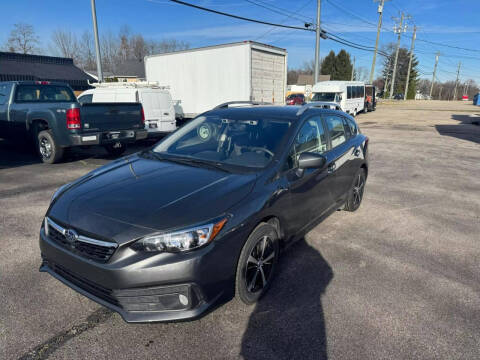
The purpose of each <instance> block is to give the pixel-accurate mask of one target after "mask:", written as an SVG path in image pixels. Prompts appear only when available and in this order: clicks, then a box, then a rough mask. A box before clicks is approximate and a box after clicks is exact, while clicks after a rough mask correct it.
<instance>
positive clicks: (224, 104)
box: [214, 101, 273, 109]
mask: <svg viewBox="0 0 480 360" xmlns="http://www.w3.org/2000/svg"><path fill="white" fill-rule="evenodd" d="M235 104H240V105H273V104H272V103H267V102H261V101H228V102H225V103H223V104H220V105H217V106H215V107H214V109H225V108H228V107H229V106H230V105H235Z"/></svg>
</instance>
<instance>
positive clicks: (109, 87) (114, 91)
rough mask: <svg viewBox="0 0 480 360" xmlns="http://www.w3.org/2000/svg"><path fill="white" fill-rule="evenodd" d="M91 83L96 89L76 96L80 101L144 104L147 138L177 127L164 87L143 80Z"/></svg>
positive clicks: (172, 108) (170, 100)
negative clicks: (135, 81)
mask: <svg viewBox="0 0 480 360" xmlns="http://www.w3.org/2000/svg"><path fill="white" fill-rule="evenodd" d="M91 85H92V86H94V87H95V89H90V90H86V91H84V92H83V93H81V94H80V95H79V96H78V101H79V102H80V103H81V104H83V103H91V102H94V103H99V102H104V103H105V102H113V103H118V102H139V103H141V104H142V106H143V112H144V114H145V128H146V129H147V131H148V135H149V137H154V136H160V135H163V134H165V133H170V132H172V131H174V130H175V129H176V128H177V125H176V120H175V109H174V107H173V101H172V96H171V95H170V92H169V91H168V89H167V88H165V87H160V86H158V85H154V84H150V83H146V82H145V83H142V82H138V83H101V84H91Z"/></svg>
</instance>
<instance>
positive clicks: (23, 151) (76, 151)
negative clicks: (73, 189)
mask: <svg viewBox="0 0 480 360" xmlns="http://www.w3.org/2000/svg"><path fill="white" fill-rule="evenodd" d="M155 143H156V141H155V140H153V141H152V140H143V141H139V142H137V143H135V144H132V145H129V146H127V150H126V151H125V153H124V154H122V155H121V156H125V155H130V154H133V153H136V152H138V151H141V150H144V149H148V148H150V147H152V146H153V145H154V144H155ZM121 156H112V155H109V154H108V153H107V152H106V151H105V149H103V148H102V147H101V146H91V147H84V148H70V149H67V151H66V152H65V155H64V158H63V159H62V160H61V161H60V164H64V163H70V162H75V161H80V160H87V159H100V160H107V161H111V160H115V159H117V158H119V157H121ZM40 163H41V160H40V158H39V156H38V154H37V153H36V151H35V149H34V147H33V145H32V144H31V143H30V142H29V140H28V139H23V138H20V139H14V140H5V139H1V138H0V169H8V168H16V167H20V166H26V165H33V164H40Z"/></svg>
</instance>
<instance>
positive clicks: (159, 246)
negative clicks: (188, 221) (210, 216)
mask: <svg viewBox="0 0 480 360" xmlns="http://www.w3.org/2000/svg"><path fill="white" fill-rule="evenodd" d="M226 222H227V218H226V217H225V218H222V219H221V220H220V221H217V222H213V223H210V224H206V225H202V226H196V227H193V228H189V229H185V230H181V231H175V232H171V233H163V234H156V235H150V236H146V237H144V238H142V239H140V240H138V241H136V242H135V243H134V244H133V245H132V248H133V249H134V250H138V251H147V252H162V251H167V252H179V251H187V250H192V249H196V248H199V247H202V246H204V245H206V244H208V243H209V242H211V241H212V240H213V239H214V238H215V236H217V234H218V233H219V232H220V230H222V228H223V226H224V225H225V223H226Z"/></svg>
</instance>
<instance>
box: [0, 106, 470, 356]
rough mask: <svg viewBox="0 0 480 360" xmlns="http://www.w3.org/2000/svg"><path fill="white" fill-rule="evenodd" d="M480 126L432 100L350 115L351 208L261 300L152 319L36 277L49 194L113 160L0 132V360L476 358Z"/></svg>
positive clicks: (306, 245) (288, 257)
mask: <svg viewBox="0 0 480 360" xmlns="http://www.w3.org/2000/svg"><path fill="white" fill-rule="evenodd" d="M479 120H480V108H478V107H474V106H473V105H470V103H468V104H465V103H450V102H438V101H436V102H426V101H425V102H407V103H404V102H385V103H383V104H381V105H379V107H378V109H377V111H376V112H374V113H368V114H361V115H359V116H358V121H359V124H360V126H361V128H362V131H363V132H364V133H365V134H367V135H368V136H369V137H370V156H371V163H370V172H369V179H368V181H367V188H366V194H365V198H364V202H363V204H362V206H361V208H360V209H359V210H358V211H357V212H356V213H347V212H340V211H339V212H336V213H335V214H333V215H332V216H330V217H329V218H328V219H327V220H326V221H324V222H323V223H322V224H320V225H319V226H317V227H316V228H315V229H314V230H313V231H312V232H310V233H309V234H308V235H307V237H306V239H305V240H304V241H301V242H299V243H298V244H296V245H295V246H293V247H291V248H290V249H289V250H288V252H286V253H285V254H284V256H283V257H282V259H281V265H280V273H279V274H278V277H277V279H276V281H275V283H274V284H273V286H272V288H271V289H270V292H269V293H268V294H267V296H266V297H265V298H264V299H262V301H260V302H259V303H258V304H257V305H255V306H251V307H246V306H244V305H242V304H240V303H239V302H237V301H232V302H230V303H228V304H226V305H225V306H223V307H221V308H219V309H217V310H216V311H214V312H212V313H210V314H209V315H207V316H206V317H204V318H202V319H200V320H197V321H194V322H185V323H173V324H148V325H129V324H126V323H124V322H123V320H122V319H121V318H120V316H118V315H116V314H113V313H111V312H109V311H108V310H105V309H104V308H102V307H100V306H99V305H97V304H96V303H94V302H92V301H90V300H88V299H86V298H84V297H82V296H81V295H78V294H77V293H75V292H74V291H73V290H70V289H69V288H67V287H66V286H64V285H62V284H61V283H60V282H58V281H57V280H55V279H53V278H52V277H51V276H49V275H47V274H45V273H39V272H38V267H39V265H40V254H39V249H38V244H37V241H38V230H39V226H40V223H41V221H42V218H43V215H44V213H45V211H46V209H47V206H48V203H49V200H50V196H51V194H52V193H53V191H54V190H55V188H57V187H58V186H59V185H61V184H63V183H65V182H68V181H71V180H73V179H75V178H77V177H78V176H80V175H83V174H84V173H85V172H87V171H89V170H92V169H94V168H95V167H97V166H100V165H102V164H104V163H107V162H108V161H110V160H111V159H109V158H107V157H106V156H105V154H104V152H103V150H101V149H99V150H94V149H91V150H88V151H84V152H75V153H74V154H72V155H71V156H70V159H69V161H68V162H65V163H62V164H57V165H50V166H48V165H43V164H40V163H38V161H37V160H36V159H35V157H34V156H32V155H31V154H30V153H29V152H28V151H27V150H25V149H23V146H22V145H17V146H14V145H12V144H9V143H8V142H6V141H3V140H1V139H0V185H1V186H0V241H1V247H0V304H2V306H0V358H1V359H16V358H24V359H30V358H32V359H46V358H49V359H137V358H144V359H157V358H162V359H170V358H172V359H173V358H181V359H212V358H213V359H227V358H228V359H230V358H233V359H236V358H246V359H260V358H262V359H264V358H265V359H293V358H297V359H309V358H311V359H322V358H330V359H387V358H388V359H478V358H480V340H479V339H480V285H479V279H480V262H479V259H480V244H479V242H480V126H478V125H474V124H472V122H475V121H479ZM145 146H146V145H145ZM137 149H138V148H137ZM134 150H135V149H132V150H131V151H134Z"/></svg>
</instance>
